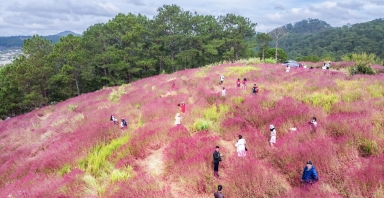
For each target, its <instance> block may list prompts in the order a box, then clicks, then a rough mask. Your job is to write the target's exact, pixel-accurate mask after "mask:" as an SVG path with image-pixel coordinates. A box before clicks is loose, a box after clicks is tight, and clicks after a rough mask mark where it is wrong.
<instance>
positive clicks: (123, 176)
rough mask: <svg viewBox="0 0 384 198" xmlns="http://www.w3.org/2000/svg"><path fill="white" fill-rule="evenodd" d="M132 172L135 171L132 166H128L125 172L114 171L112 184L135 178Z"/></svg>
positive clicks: (111, 177)
mask: <svg viewBox="0 0 384 198" xmlns="http://www.w3.org/2000/svg"><path fill="white" fill-rule="evenodd" d="M132 171H133V169H132V167H131V166H128V167H127V168H126V169H125V170H120V169H114V170H113V171H112V173H111V175H110V177H109V179H110V180H111V181H112V182H115V181H124V180H127V179H129V178H131V177H133V174H132Z"/></svg>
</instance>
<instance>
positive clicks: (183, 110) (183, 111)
mask: <svg viewBox="0 0 384 198" xmlns="http://www.w3.org/2000/svg"><path fill="white" fill-rule="evenodd" d="M180 108H181V113H183V114H185V108H186V106H185V102H182V103H181V106H180Z"/></svg>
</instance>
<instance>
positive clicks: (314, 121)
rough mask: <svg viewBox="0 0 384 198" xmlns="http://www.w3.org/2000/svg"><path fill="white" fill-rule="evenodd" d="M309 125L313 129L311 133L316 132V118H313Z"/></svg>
mask: <svg viewBox="0 0 384 198" xmlns="http://www.w3.org/2000/svg"><path fill="white" fill-rule="evenodd" d="M309 124H310V128H311V132H316V128H317V119H316V117H313V118H312V120H311V121H310V122H309Z"/></svg>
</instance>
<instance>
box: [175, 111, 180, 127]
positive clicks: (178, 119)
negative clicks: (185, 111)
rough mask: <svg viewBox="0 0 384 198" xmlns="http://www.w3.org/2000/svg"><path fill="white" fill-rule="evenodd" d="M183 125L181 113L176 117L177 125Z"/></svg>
mask: <svg viewBox="0 0 384 198" xmlns="http://www.w3.org/2000/svg"><path fill="white" fill-rule="evenodd" d="M180 124H181V115H180V113H176V116H175V125H176V126H177V125H180Z"/></svg>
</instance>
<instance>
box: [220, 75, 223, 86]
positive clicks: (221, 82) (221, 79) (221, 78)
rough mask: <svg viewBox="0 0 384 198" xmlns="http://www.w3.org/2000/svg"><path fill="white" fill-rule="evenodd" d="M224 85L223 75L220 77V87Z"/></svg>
mask: <svg viewBox="0 0 384 198" xmlns="http://www.w3.org/2000/svg"><path fill="white" fill-rule="evenodd" d="M223 83H224V75H223V74H221V75H220V85H222V84H223Z"/></svg>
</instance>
